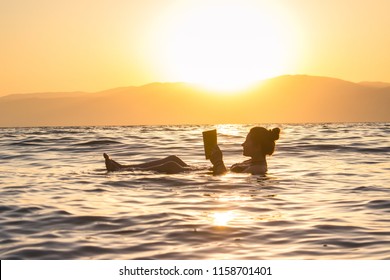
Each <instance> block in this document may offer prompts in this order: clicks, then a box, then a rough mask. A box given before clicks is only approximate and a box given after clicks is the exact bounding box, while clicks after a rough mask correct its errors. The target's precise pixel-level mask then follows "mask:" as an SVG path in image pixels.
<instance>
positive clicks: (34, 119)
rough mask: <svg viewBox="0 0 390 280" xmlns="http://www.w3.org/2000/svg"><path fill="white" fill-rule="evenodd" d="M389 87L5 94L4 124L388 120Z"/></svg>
mask: <svg viewBox="0 0 390 280" xmlns="http://www.w3.org/2000/svg"><path fill="white" fill-rule="evenodd" d="M389 107H390V87H372V86H367V85H364V84H360V83H359V84H357V83H352V82H347V81H343V80H339V79H334V78H327V77H314V76H305V75H296V76H280V77H276V78H273V79H269V80H265V81H263V82H261V83H259V84H258V85H257V86H255V87H253V88H251V89H250V90H247V91H246V92H241V93H237V94H236V95H220V94H215V93H212V92H206V91H203V90H200V89H197V88H194V87H192V86H191V85H188V84H185V83H154V84H149V85H145V86H141V87H125V88H116V89H111V90H106V91H101V92H96V93H83V92H73V93H34V94H18V95H9V96H4V97H1V98H0V126H3V127H4V126H73V125H75V126H76V125H142V124H145V125H151V124H211V123H296V122H383V121H386V122H388V121H390V110H389Z"/></svg>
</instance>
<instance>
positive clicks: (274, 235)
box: [0, 123, 390, 259]
mask: <svg viewBox="0 0 390 280" xmlns="http://www.w3.org/2000/svg"><path fill="white" fill-rule="evenodd" d="M274 126H275V125H267V127H269V128H272V127H274ZM277 126H279V127H281V129H282V134H281V138H280V140H279V141H278V142H277V150H276V152H275V154H274V155H273V156H272V157H270V158H269V160H268V165H269V172H268V174H267V175H266V176H252V175H247V174H234V173H229V174H226V175H224V176H211V175H210V174H209V173H208V172H207V168H208V167H209V166H210V164H209V163H208V161H206V160H205V159H204V155H203V143H202V131H203V130H208V129H212V128H217V130H218V142H219V144H220V147H221V149H222V150H223V152H224V159H225V162H226V164H227V165H231V164H233V163H236V162H239V161H242V160H244V159H245V158H244V157H243V156H242V148H241V146H240V144H241V143H242V142H243V141H244V140H245V136H246V134H247V132H248V131H249V129H250V128H251V127H252V125H217V126H133V127H50V128H47V127H46V128H2V129H0V133H1V134H0V160H1V165H0V169H1V172H0V182H1V185H0V228H1V231H0V257H1V259H390V249H389V248H390V176H389V174H390V162H389V159H390V137H389V135H390V124H389V123H368V124H364V123H362V124H305V125H301V124H300V125H287V124H283V125H280V124H279V125H277ZM103 152H107V153H109V154H110V155H111V157H112V158H114V159H116V160H118V161H120V162H124V163H141V162H144V161H146V160H154V159H159V158H161V157H164V156H168V155H171V154H175V155H177V156H179V157H181V158H182V159H183V160H184V161H186V162H187V163H188V164H191V165H195V166H197V167H204V170H200V171H196V172H187V173H182V174H175V175H166V174H157V173H153V172H148V171H143V172H141V171H125V172H113V173H107V172H106V171H105V169H104V161H103V157H102V153H103Z"/></svg>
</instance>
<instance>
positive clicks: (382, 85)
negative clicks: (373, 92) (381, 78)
mask: <svg viewBox="0 0 390 280" xmlns="http://www.w3.org/2000/svg"><path fill="white" fill-rule="evenodd" d="M359 85H362V86H367V87H377V88H385V87H390V83H383V82H360V83H359Z"/></svg>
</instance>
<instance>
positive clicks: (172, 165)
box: [140, 161, 188, 174]
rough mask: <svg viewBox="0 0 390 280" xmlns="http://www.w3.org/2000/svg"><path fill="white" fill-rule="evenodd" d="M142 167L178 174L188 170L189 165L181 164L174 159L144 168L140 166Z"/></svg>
mask: <svg viewBox="0 0 390 280" xmlns="http://www.w3.org/2000/svg"><path fill="white" fill-rule="evenodd" d="M140 169H142V170H151V171H157V172H161V173H168V174H176V173H180V172H183V171H185V170H188V167H186V166H181V165H180V164H178V163H177V162H174V161H167V162H164V163H162V164H160V165H154V166H148V167H143V168H142V167H140Z"/></svg>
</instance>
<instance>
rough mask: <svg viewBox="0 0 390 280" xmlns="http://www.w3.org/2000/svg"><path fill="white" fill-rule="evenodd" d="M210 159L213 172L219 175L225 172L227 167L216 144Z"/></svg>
mask: <svg viewBox="0 0 390 280" xmlns="http://www.w3.org/2000/svg"><path fill="white" fill-rule="evenodd" d="M210 161H211V163H212V164H213V174H214V175H221V174H224V173H226V171H227V169H226V167H225V163H224V162H223V156H222V151H221V150H220V149H219V147H218V145H216V146H215V148H214V149H213V152H212V153H211V156H210Z"/></svg>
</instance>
